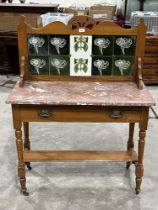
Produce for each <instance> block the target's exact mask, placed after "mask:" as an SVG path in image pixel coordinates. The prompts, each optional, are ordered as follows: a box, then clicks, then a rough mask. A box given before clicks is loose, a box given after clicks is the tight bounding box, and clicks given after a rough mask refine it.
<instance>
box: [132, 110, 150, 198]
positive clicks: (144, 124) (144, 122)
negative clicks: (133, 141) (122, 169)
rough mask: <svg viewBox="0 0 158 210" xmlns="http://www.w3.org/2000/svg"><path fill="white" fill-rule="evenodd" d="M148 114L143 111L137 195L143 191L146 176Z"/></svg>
mask: <svg viewBox="0 0 158 210" xmlns="http://www.w3.org/2000/svg"><path fill="white" fill-rule="evenodd" d="M148 113H149V109H146V110H144V111H142V117H141V121H140V124H139V142H138V162H137V163H136V170H135V174H136V188H135V190H136V194H139V193H140V191H141V189H140V187H141V183H142V177H143V175H144V166H143V158H144V148H145V136H146V130H147V126H148Z"/></svg>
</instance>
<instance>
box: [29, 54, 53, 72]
mask: <svg viewBox="0 0 158 210" xmlns="http://www.w3.org/2000/svg"><path fill="white" fill-rule="evenodd" d="M29 70H30V72H31V74H32V75H48V74H49V57H48V56H30V57H29Z"/></svg>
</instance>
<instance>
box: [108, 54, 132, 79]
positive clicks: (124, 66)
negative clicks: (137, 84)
mask: <svg viewBox="0 0 158 210" xmlns="http://www.w3.org/2000/svg"><path fill="white" fill-rule="evenodd" d="M133 61H134V58H133V57H132V56H114V57H113V73H112V74H113V75H120V76H126V75H132V74H133V72H132V69H133Z"/></svg>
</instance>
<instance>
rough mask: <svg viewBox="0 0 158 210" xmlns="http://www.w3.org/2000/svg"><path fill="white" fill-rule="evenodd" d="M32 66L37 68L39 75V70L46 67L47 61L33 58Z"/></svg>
mask: <svg viewBox="0 0 158 210" xmlns="http://www.w3.org/2000/svg"><path fill="white" fill-rule="evenodd" d="M30 64H31V65H32V66H33V67H34V68H35V70H36V72H37V74H39V73H40V72H39V69H41V68H43V67H44V66H45V65H46V61H45V60H44V59H40V58H32V59H31V60H30Z"/></svg>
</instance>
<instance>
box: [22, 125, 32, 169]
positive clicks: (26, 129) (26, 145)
mask: <svg viewBox="0 0 158 210" xmlns="http://www.w3.org/2000/svg"><path fill="white" fill-rule="evenodd" d="M23 126H24V149H25V150H30V140H29V123H28V122H24V123H23ZM25 165H26V167H27V168H28V170H31V169H32V168H31V166H30V162H25Z"/></svg>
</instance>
